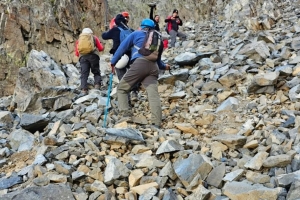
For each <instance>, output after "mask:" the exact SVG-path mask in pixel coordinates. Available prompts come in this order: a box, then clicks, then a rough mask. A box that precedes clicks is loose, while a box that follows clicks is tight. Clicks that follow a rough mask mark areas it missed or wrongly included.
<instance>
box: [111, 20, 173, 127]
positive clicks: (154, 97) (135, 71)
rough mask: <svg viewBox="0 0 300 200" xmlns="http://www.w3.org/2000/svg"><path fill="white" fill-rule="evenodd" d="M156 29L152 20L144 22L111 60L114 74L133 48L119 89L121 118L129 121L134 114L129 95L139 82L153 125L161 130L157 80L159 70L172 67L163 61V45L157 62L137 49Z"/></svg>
mask: <svg viewBox="0 0 300 200" xmlns="http://www.w3.org/2000/svg"><path fill="white" fill-rule="evenodd" d="M154 28H155V24H154V22H153V21H152V20H151V19H144V20H142V22H141V30H137V31H134V32H133V33H131V34H130V35H129V36H128V37H127V38H126V39H125V40H124V41H122V42H121V44H120V46H119V47H118V49H117V51H116V52H115V54H114V56H113V57H112V59H111V67H112V70H113V72H114V66H115V64H116V63H117V62H118V60H119V59H120V58H121V56H122V55H123V54H124V53H125V51H126V50H127V49H129V48H131V60H130V63H131V65H130V69H129V70H128V71H127V73H126V74H125V75H124V76H123V78H122V79H121V81H120V83H119V84H118V87H117V97H118V109H119V111H120V115H121V118H123V119H127V120H130V119H131V117H132V113H131V111H130V110H129V104H128V101H127V95H128V93H129V92H130V88H131V87H132V86H133V85H135V84H136V83H137V82H141V83H142V85H143V86H144V87H145V89H146V91H147V94H148V100H149V106H150V111H151V122H152V125H154V126H155V127H156V128H159V127H160V126H161V121H162V110H161V103H160V97H159V93H158V81H157V79H158V74H159V69H162V70H168V69H170V66H169V65H168V64H165V63H164V62H162V60H161V54H162V51H163V45H161V48H160V50H159V55H158V59H157V61H149V60H147V59H146V58H144V57H143V56H142V55H141V54H139V53H138V49H137V48H136V47H138V48H141V47H142V46H143V44H144V40H145V38H146V31H147V30H149V29H154ZM135 46H136V47H135Z"/></svg>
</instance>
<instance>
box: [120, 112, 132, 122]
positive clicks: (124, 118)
mask: <svg viewBox="0 0 300 200" xmlns="http://www.w3.org/2000/svg"><path fill="white" fill-rule="evenodd" d="M119 116H120V117H119V120H118V121H117V124H119V123H121V122H132V113H131V111H129V110H124V111H121V112H120V113H119Z"/></svg>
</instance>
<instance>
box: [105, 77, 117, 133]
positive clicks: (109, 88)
mask: <svg viewBox="0 0 300 200" xmlns="http://www.w3.org/2000/svg"><path fill="white" fill-rule="evenodd" d="M113 76H114V74H113V73H111V74H110V77H109V86H108V90H107V101H106V107H105V111H104V121H103V126H102V127H103V128H105V127H106V118H107V114H108V106H109V101H110V91H111V87H112V80H113Z"/></svg>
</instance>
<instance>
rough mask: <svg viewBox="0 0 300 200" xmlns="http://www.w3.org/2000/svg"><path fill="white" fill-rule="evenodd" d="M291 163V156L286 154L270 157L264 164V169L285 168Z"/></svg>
mask: <svg viewBox="0 0 300 200" xmlns="http://www.w3.org/2000/svg"><path fill="white" fill-rule="evenodd" d="M291 162H292V159H291V156H290V155H287V154H282V155H277V156H270V157H268V158H267V159H266V160H265V161H264V163H263V166H264V167H269V168H271V167H286V166H287V165H288V164H290V163H291Z"/></svg>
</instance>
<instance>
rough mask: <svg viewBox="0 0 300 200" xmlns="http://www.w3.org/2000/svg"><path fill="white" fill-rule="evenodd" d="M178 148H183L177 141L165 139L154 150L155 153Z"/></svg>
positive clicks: (172, 150) (177, 149)
mask: <svg viewBox="0 0 300 200" xmlns="http://www.w3.org/2000/svg"><path fill="white" fill-rule="evenodd" d="M180 150H183V146H181V145H180V144H179V143H178V142H177V141H175V140H166V141H164V142H163V143H162V144H161V145H160V146H159V148H158V149H157V151H156V155H158V154H162V153H169V152H174V151H180Z"/></svg>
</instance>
